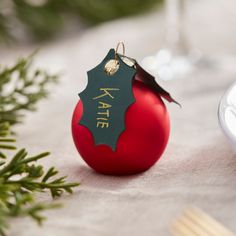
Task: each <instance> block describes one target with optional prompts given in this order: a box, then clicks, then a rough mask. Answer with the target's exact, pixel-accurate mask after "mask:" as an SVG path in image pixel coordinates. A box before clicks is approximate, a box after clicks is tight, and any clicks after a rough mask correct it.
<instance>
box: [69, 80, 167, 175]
mask: <svg viewBox="0 0 236 236" xmlns="http://www.w3.org/2000/svg"><path fill="white" fill-rule="evenodd" d="M133 94H134V97H135V100H136V101H135V102H134V103H133V104H132V105H130V106H129V107H128V109H127V111H126V114H125V130H124V131H123V132H122V133H121V134H120V136H119V138H118V141H117V146H116V150H115V151H112V149H111V148H110V147H109V146H107V145H95V144H94V140H93V135H92V133H91V132H90V130H89V129H88V128H86V127H85V126H82V125H80V124H79V121H80V119H81V117H82V114H83V104H82V102H81V101H79V102H78V104H77V106H76V107H75V110H74V114H73V118H72V135H73V139H74V143H75V146H76V147H77V149H78V151H79V153H80V155H81V157H82V158H83V159H84V161H85V162H86V163H87V164H88V165H89V166H90V167H92V168H93V169H94V170H96V171H97V172H100V173H103V174H110V175H127V174H135V173H139V172H142V171H145V170H147V169H149V168H150V167H151V166H152V165H153V164H154V163H155V162H156V161H157V160H158V159H159V158H160V157H161V155H162V153H163V151H164V149H165V147H166V144H167V141H168V138H169V132H170V121H169V115H168V111H167V109H166V106H165V104H164V103H163V101H162V99H161V98H160V96H159V95H158V94H157V93H156V92H154V91H153V90H152V89H151V88H149V87H148V86H147V85H145V84H144V83H143V82H141V81H137V80H135V81H134V82H133Z"/></svg>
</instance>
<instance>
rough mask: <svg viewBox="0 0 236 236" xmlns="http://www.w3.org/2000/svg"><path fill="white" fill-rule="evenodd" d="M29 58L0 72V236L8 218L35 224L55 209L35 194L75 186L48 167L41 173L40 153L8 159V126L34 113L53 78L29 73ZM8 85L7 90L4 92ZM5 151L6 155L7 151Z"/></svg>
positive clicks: (10, 139)
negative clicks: (27, 218) (29, 112)
mask: <svg viewBox="0 0 236 236" xmlns="http://www.w3.org/2000/svg"><path fill="white" fill-rule="evenodd" d="M31 63H32V55H31V56H30V57H28V58H26V59H24V58H21V59H20V60H19V61H18V62H17V63H16V64H15V65H14V66H12V67H5V68H0V158H1V160H0V235H2V236H4V235H5V234H6V230H7V228H8V220H9V218H10V217H18V216H29V217H31V218H32V219H34V220H35V221H36V222H37V223H38V224H41V223H42V221H43V220H44V219H45V217H43V216H42V215H41V214H42V212H44V210H47V209H51V208H55V207H58V206H60V205H58V204H55V203H39V202H37V201H36V198H35V192H39V191H41V192H50V194H51V196H52V197H53V198H55V197H60V196H61V195H62V194H63V193H64V192H68V193H72V192H73V188H74V187H76V186H78V185H79V183H68V182H66V177H65V176H62V177H60V176H59V177H57V176H58V171H57V170H56V169H55V168H54V167H51V168H49V169H48V170H47V171H45V169H44V167H43V166H42V165H40V164H39V163H38V161H39V160H40V159H42V158H46V157H48V156H49V154H50V153H49V152H44V153H41V154H38V155H35V156H29V155H28V152H27V151H26V150H25V149H20V150H18V151H16V153H15V155H14V156H13V157H12V158H9V157H8V155H9V151H11V150H13V149H16V147H15V145H14V143H15V139H14V136H13V135H14V133H13V132H12V131H11V125H14V124H16V123H20V122H22V118H23V117H24V111H30V110H35V109H36V106H35V105H36V103H37V102H38V101H39V100H40V99H42V98H44V97H46V96H47V94H48V90H47V85H48V84H50V83H55V82H56V81H57V76H55V75H49V74H48V73H47V72H46V71H43V70H35V71H33V72H32V71H31ZM9 85H10V88H11V89H10V90H8V89H6V87H7V86H9ZM7 150H8V151H7Z"/></svg>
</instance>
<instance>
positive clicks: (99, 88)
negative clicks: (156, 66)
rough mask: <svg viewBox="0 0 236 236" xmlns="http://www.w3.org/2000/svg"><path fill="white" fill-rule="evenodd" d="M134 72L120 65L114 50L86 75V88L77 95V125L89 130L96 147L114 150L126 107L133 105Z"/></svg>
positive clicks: (119, 59)
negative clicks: (79, 104) (79, 112)
mask: <svg viewBox="0 0 236 236" xmlns="http://www.w3.org/2000/svg"><path fill="white" fill-rule="evenodd" d="M114 63H115V64H114ZM110 65H113V66H110ZM135 73H136V69H135V68H133V67H131V66H128V65H127V64H126V63H124V62H123V60H122V59H121V58H120V56H119V55H118V54H116V53H115V50H114V49H110V51H109V52H108V54H107V56H106V57H105V59H104V60H103V61H102V62H101V63H100V64H99V65H98V66H96V67H95V68H94V69H92V70H90V71H88V72H87V74H88V84H87V87H86V88H85V90H84V91H83V92H81V93H80V94H79V96H80V98H81V100H82V103H83V115H82V119H81V120H80V122H79V124H81V125H83V126H85V127H87V128H88V129H89V130H90V131H91V133H92V135H93V138H94V142H95V144H96V145H99V144H105V145H107V146H110V147H111V148H112V150H113V151H115V149H116V144H117V140H118V138H119V136H120V134H121V133H122V132H123V131H124V130H125V113H126V111H127V108H128V107H129V106H130V105H131V104H132V103H134V102H135V98H134V96H133V91H132V81H133V78H134V75H135Z"/></svg>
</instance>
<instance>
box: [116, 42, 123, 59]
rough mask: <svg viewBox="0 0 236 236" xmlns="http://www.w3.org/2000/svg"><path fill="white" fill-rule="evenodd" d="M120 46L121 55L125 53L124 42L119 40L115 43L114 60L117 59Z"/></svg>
mask: <svg viewBox="0 0 236 236" xmlns="http://www.w3.org/2000/svg"><path fill="white" fill-rule="evenodd" d="M120 46H122V50H123V53H122V55H123V56H124V55H125V44H124V42H122V41H119V42H118V44H117V45H116V50H115V60H117V54H118V49H119V47H120Z"/></svg>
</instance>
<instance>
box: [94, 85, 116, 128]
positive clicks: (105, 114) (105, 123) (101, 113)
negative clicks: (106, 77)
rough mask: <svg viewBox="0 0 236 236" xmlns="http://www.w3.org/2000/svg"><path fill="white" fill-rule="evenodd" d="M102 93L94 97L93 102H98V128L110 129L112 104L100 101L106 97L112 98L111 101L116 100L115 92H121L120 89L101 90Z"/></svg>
mask: <svg viewBox="0 0 236 236" xmlns="http://www.w3.org/2000/svg"><path fill="white" fill-rule="evenodd" d="M99 90H100V91H101V92H102V93H101V94H100V95H98V96H97V97H94V98H93V100H98V106H97V107H98V112H97V118H96V120H97V124H96V127H97V128H109V117H110V109H111V107H112V104H111V103H107V102H104V101H101V100H100V99H102V98H104V97H107V96H108V97H110V99H114V98H115V97H114V96H113V92H115V91H119V90H120V89H119V88H100V89H99Z"/></svg>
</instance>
